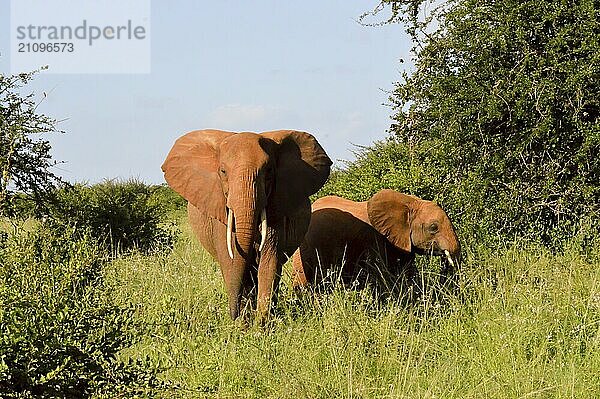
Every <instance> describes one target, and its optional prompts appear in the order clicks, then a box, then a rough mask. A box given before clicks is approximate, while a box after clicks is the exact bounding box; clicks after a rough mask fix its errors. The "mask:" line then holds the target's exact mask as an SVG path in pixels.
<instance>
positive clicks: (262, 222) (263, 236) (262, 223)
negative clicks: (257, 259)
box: [258, 208, 267, 252]
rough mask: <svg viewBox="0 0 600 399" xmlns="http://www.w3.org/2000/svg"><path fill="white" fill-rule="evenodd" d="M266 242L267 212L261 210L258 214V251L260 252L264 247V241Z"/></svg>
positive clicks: (264, 209)
mask: <svg viewBox="0 0 600 399" xmlns="http://www.w3.org/2000/svg"><path fill="white" fill-rule="evenodd" d="M266 240H267V210H266V208H263V210H262V212H261V213H260V246H259V247H258V251H259V252H260V251H262V249H263V247H264V246H265V241H266Z"/></svg>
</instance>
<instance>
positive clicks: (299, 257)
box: [292, 245, 312, 290]
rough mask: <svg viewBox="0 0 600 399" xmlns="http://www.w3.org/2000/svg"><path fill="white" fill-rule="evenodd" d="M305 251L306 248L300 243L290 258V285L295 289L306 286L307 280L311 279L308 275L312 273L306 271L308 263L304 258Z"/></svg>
mask: <svg viewBox="0 0 600 399" xmlns="http://www.w3.org/2000/svg"><path fill="white" fill-rule="evenodd" d="M307 251H308V250H306V249H304V248H303V247H302V245H301V246H300V248H298V250H297V251H296V252H294V256H293V258H292V286H293V287H294V289H295V290H298V289H302V288H306V287H308V282H309V281H312V279H311V278H309V275H312V273H308V270H307V268H308V264H307V260H306V259H305V258H306V255H307V254H306V252H307Z"/></svg>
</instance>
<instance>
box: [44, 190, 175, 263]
mask: <svg viewBox="0 0 600 399" xmlns="http://www.w3.org/2000/svg"><path fill="white" fill-rule="evenodd" d="M169 190H170V189H168V188H165V187H163V186H149V185H147V184H144V183H143V182H140V181H137V180H128V181H123V182H120V181H114V180H108V181H105V182H103V183H99V184H95V185H92V186H88V185H84V184H76V185H73V186H69V187H65V188H62V189H60V190H59V191H58V192H57V194H56V201H55V204H54V205H53V206H52V207H51V209H50V215H49V216H50V218H51V219H53V220H54V221H56V223H57V225H58V226H60V225H62V226H68V227H71V226H72V227H76V228H77V230H78V231H81V232H86V233H87V234H90V235H91V236H92V237H93V238H94V239H96V240H98V241H99V242H100V243H101V244H102V246H103V247H104V248H107V249H109V250H110V251H111V252H112V253H120V252H124V251H128V250H131V249H134V248H135V249H139V250H140V251H142V252H150V251H153V250H160V249H163V248H168V247H170V246H171V245H172V243H173V240H174V239H175V237H176V233H177V228H176V226H175V224H174V222H172V221H171V222H169V221H167V218H166V215H167V213H168V212H171V211H173V210H175V209H178V207H179V206H180V200H179V199H178V198H177V197H176V196H174V195H173V194H171V193H170V192H169Z"/></svg>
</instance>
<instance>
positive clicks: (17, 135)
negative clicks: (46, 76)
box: [0, 71, 61, 216]
mask: <svg viewBox="0 0 600 399" xmlns="http://www.w3.org/2000/svg"><path fill="white" fill-rule="evenodd" d="M36 72H37V71H34V72H30V73H21V74H18V75H12V76H6V75H4V74H2V73H0V216H2V215H5V214H11V210H12V207H11V197H12V194H13V193H14V192H20V193H22V194H26V195H27V196H28V197H29V198H31V199H32V200H34V201H35V202H36V203H38V204H42V203H43V202H44V201H45V200H46V199H47V198H48V196H49V194H50V193H51V192H52V191H53V189H54V188H55V187H56V185H57V184H58V183H60V182H61V180H60V178H59V177H58V176H56V175H55V174H54V173H53V172H52V170H51V167H52V166H54V165H55V164H56V162H55V161H53V160H52V156H51V154H50V149H51V148H50V143H49V142H48V141H47V140H45V139H44V138H41V137H40V136H39V135H40V134H43V133H49V132H54V131H56V120H54V119H52V118H49V117H47V116H45V115H42V114H39V113H37V111H36V110H37V104H36V103H35V97H34V95H33V94H28V95H23V94H22V90H23V88H24V86H25V85H26V84H27V83H29V82H30V81H31V79H32V78H33V75H34V74H35V73H36Z"/></svg>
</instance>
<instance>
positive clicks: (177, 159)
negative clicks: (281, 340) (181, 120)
mask: <svg viewBox="0 0 600 399" xmlns="http://www.w3.org/2000/svg"><path fill="white" fill-rule="evenodd" d="M330 166H331V160H330V159H329V157H328V156H327V154H326V153H325V151H324V150H323V148H321V146H320V145H319V143H318V142H317V140H316V139H315V138H314V137H313V136H312V135H310V134H308V133H305V132H299V131H293V130H279V131H271V132H264V133H260V134H257V133H249V132H244V133H233V132H225V131H220V130H197V131H193V132H190V133H187V134H186V135H184V136H182V137H180V138H179V139H178V140H177V141H176V142H175V144H174V145H173V148H172V149H171V151H170V152H169V154H168V156H167V158H166V160H165V162H164V164H163V165H162V170H163V172H164V174H165V179H166V181H167V182H168V183H169V185H170V186H171V187H172V188H173V189H174V190H175V191H177V192H178V193H179V194H181V195H182V196H183V197H184V198H185V199H186V200H187V201H188V216H189V219H190V224H191V226H192V229H193V231H194V233H195V234H196V236H197V238H198V240H199V241H200V243H201V244H202V246H203V247H204V248H206V250H207V251H208V252H209V253H210V254H211V255H212V256H213V257H214V258H215V259H216V260H217V261H218V263H219V264H220V266H221V272H222V274H223V278H224V280H225V286H226V289H227V293H228V295H229V314H230V315H231V318H232V319H236V318H237V317H238V316H239V314H240V308H241V302H242V299H243V298H249V299H251V300H252V301H253V302H254V301H256V310H257V316H258V318H259V319H263V318H264V317H265V316H266V315H267V314H268V312H269V309H270V303H271V300H272V298H273V297H274V296H275V294H276V292H277V287H278V284H279V278H280V274H281V267H282V265H283V263H284V262H285V261H286V260H287V259H288V258H289V257H291V256H292V254H293V252H294V251H295V250H296V249H297V248H298V245H299V244H300V242H301V240H302V238H303V237H304V234H305V233H306V230H307V229H308V224H309V220H310V202H309V199H308V197H309V196H310V195H311V194H313V193H315V192H316V191H317V190H319V188H320V187H321V186H322V185H323V184H324V183H325V181H326V180H327V177H328V176H329V171H330Z"/></svg>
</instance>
